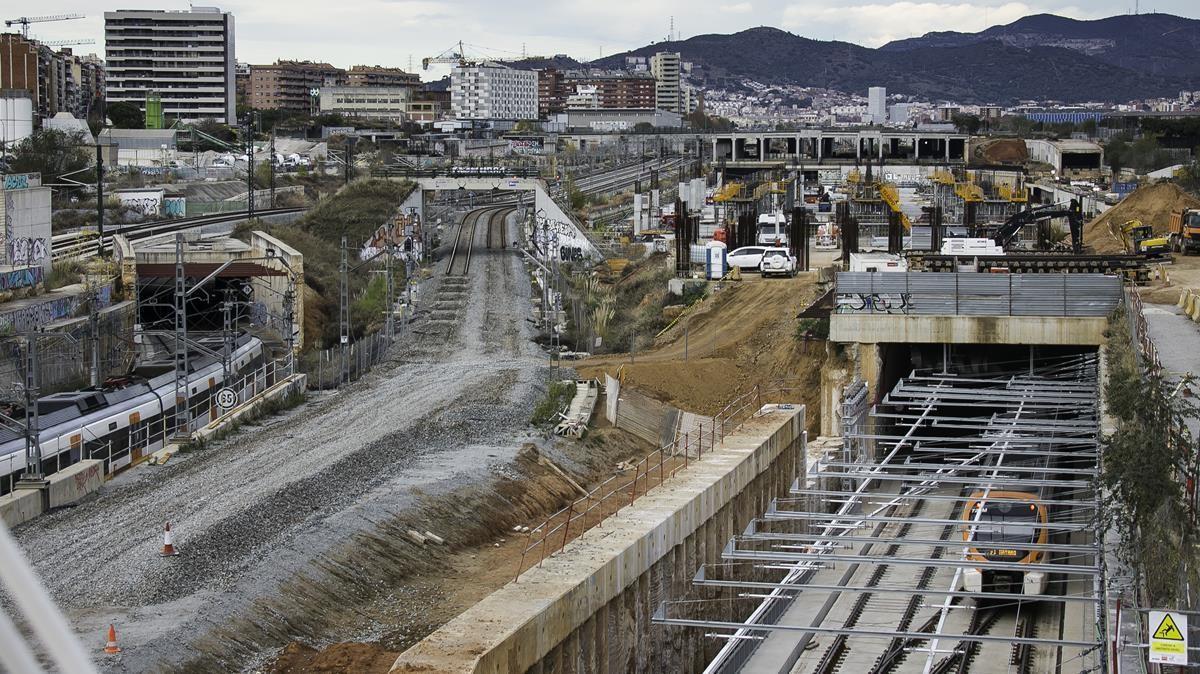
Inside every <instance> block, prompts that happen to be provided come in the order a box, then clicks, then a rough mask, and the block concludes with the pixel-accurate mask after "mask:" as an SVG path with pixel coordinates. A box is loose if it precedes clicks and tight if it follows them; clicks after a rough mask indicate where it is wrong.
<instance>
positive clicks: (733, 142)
mask: <svg viewBox="0 0 1200 674" xmlns="http://www.w3.org/2000/svg"><path fill="white" fill-rule="evenodd" d="M737 160H738V137H737V135H731V136H729V161H737Z"/></svg>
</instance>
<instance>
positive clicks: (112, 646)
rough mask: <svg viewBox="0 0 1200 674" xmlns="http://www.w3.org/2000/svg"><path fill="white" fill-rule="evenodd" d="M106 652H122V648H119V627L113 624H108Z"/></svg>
mask: <svg viewBox="0 0 1200 674" xmlns="http://www.w3.org/2000/svg"><path fill="white" fill-rule="evenodd" d="M104 652H105V653H108V654H110V655H111V654H113V653H120V652H121V649H120V648H117V628H115V627H113V626H112V625H111V624H110V625H109V626H108V643H107V644H105V645H104Z"/></svg>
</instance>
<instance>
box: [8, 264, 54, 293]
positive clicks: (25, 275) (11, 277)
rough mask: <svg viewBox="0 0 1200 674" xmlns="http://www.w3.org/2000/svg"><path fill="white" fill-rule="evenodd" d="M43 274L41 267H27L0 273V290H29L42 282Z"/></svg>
mask: <svg viewBox="0 0 1200 674" xmlns="http://www.w3.org/2000/svg"><path fill="white" fill-rule="evenodd" d="M43 275H44V272H43V270H42V268H41V267H27V268H25V269H14V270H12V271H7V272H2V273H0V290H16V289H17V288H31V287H33V286H35V285H37V284H39V283H41V282H42V278H43Z"/></svg>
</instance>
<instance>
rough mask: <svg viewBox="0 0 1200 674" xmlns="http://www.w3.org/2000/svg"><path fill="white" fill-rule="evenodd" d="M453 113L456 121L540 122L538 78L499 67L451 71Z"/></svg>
mask: <svg viewBox="0 0 1200 674" xmlns="http://www.w3.org/2000/svg"><path fill="white" fill-rule="evenodd" d="M450 112H451V114H453V115H454V118H455V119H464V120H465V119H478V120H491V119H496V120H523V119H537V118H538V75H537V72H535V71H533V70H515V69H513V68H508V67H505V66H502V65H499V64H496V63H480V64H477V65H469V66H457V67H455V68H453V69H452V70H451V71H450Z"/></svg>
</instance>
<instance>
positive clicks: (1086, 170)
mask: <svg viewBox="0 0 1200 674" xmlns="http://www.w3.org/2000/svg"><path fill="white" fill-rule="evenodd" d="M1025 147H1026V149H1028V150H1029V159H1030V161H1035V162H1039V163H1042V164H1049V165H1051V166H1053V167H1054V170H1055V172H1057V173H1058V175H1060V176H1063V177H1071V178H1098V177H1100V170H1101V168H1102V167H1103V166H1104V148H1103V147H1101V146H1100V145H1099V144H1097V143H1093V142H1091V141H1089V140H1043V139H1026V140H1025Z"/></svg>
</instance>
